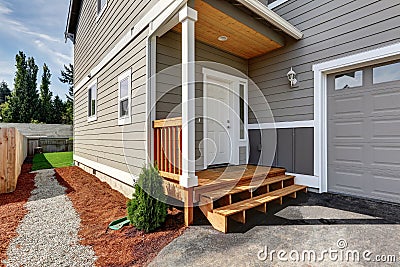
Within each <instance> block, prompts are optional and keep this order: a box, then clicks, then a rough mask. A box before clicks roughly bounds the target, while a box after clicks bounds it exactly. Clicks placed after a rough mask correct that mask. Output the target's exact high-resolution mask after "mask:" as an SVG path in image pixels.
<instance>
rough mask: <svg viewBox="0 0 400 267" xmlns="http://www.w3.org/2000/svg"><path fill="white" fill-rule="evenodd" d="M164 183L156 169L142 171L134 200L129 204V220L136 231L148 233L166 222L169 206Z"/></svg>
mask: <svg viewBox="0 0 400 267" xmlns="http://www.w3.org/2000/svg"><path fill="white" fill-rule="evenodd" d="M162 183H163V182H162V178H161V176H160V174H159V172H158V170H157V169H156V168H155V167H153V166H151V167H149V168H146V167H144V168H143V169H142V172H141V173H140V175H139V180H138V182H137V183H136V184H135V193H134V194H133V198H132V199H131V200H129V201H128V203H127V213H128V219H129V220H130V222H131V224H133V225H134V226H135V227H136V229H138V230H143V231H145V232H146V233H148V232H152V231H154V230H155V229H157V228H158V227H160V226H161V225H162V224H163V223H164V222H165V219H166V217H167V208H168V206H167V204H165V202H166V196H165V194H164V190H163V186H162Z"/></svg>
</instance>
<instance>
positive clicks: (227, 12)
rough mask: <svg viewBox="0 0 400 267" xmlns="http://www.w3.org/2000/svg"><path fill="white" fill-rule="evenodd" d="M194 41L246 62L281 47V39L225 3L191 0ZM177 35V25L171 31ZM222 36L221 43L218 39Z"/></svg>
mask: <svg viewBox="0 0 400 267" xmlns="http://www.w3.org/2000/svg"><path fill="white" fill-rule="evenodd" d="M194 9H195V10H197V12H198V21H197V22H196V40H198V41H201V42H203V43H206V44H209V45H211V46H214V47H216V48H219V49H221V50H224V51H227V52H230V53H232V54H234V55H237V56H239V57H242V58H245V59H250V58H253V57H256V56H260V55H263V54H266V53H268V52H270V51H272V50H275V49H278V48H280V47H282V46H284V38H283V36H282V35H280V34H279V33H277V32H276V31H275V30H273V29H272V28H271V27H268V25H266V24H264V23H262V22H260V21H258V20H256V19H255V18H253V17H251V16H250V15H249V14H247V13H245V12H243V11H242V10H240V9H239V8H237V7H236V6H234V5H232V4H231V3H229V2H227V1H215V0H195V2H194ZM173 30H174V31H177V32H181V31H182V29H181V24H178V25H176V26H175V27H174V28H173ZM220 36H226V37H228V40H226V41H224V42H222V41H219V40H218V37H220Z"/></svg>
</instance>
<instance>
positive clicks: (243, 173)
mask: <svg viewBox="0 0 400 267" xmlns="http://www.w3.org/2000/svg"><path fill="white" fill-rule="evenodd" d="M284 172H285V170H284V169H281V168H272V167H265V166H255V165H239V166H228V167H221V168H215V169H207V170H203V171H199V172H196V175H197V177H198V180H199V187H201V186H205V185H209V184H219V183H225V182H230V181H234V180H240V179H252V178H254V177H263V178H266V177H274V176H277V175H280V174H284Z"/></svg>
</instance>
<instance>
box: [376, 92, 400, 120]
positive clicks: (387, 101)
mask: <svg viewBox="0 0 400 267" xmlns="http://www.w3.org/2000/svg"><path fill="white" fill-rule="evenodd" d="M371 102H372V114H371V116H374V117H382V116H394V115H399V114H400V105H399V103H400V91H399V90H396V91H393V89H390V90H389V91H386V90H384V91H379V90H377V91H376V92H375V93H373V94H371Z"/></svg>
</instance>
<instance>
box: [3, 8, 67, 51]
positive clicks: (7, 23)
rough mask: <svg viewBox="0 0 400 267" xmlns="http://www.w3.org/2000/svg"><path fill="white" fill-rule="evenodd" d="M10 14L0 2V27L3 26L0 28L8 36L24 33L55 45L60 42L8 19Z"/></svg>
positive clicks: (10, 11)
mask: <svg viewBox="0 0 400 267" xmlns="http://www.w3.org/2000/svg"><path fill="white" fill-rule="evenodd" d="M12 13H13V11H12V10H11V9H10V8H9V7H7V6H6V5H5V4H4V3H2V2H0V25H4V27H1V30H2V31H5V32H8V33H10V34H13V33H24V34H27V35H32V36H36V37H39V38H41V39H43V40H46V41H51V42H57V43H61V42H62V41H61V40H60V39H57V38H54V37H51V36H50V35H47V34H43V33H40V32H36V31H33V30H31V29H29V28H28V27H27V26H25V25H24V24H23V23H22V22H20V21H18V20H15V19H11V18H9V15H11V14H12Z"/></svg>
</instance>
